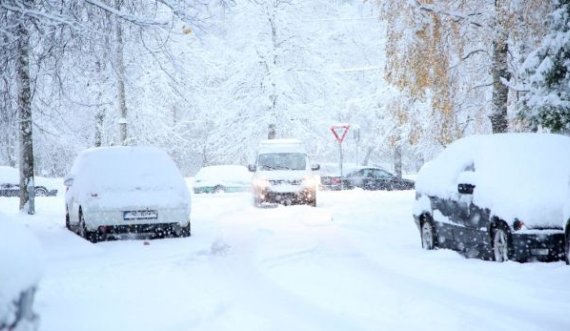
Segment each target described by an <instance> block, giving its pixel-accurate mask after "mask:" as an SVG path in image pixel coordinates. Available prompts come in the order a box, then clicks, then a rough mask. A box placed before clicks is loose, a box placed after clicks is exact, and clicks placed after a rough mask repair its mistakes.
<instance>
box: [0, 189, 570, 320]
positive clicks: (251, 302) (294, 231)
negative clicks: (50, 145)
mask: <svg viewBox="0 0 570 331" xmlns="http://www.w3.org/2000/svg"><path fill="white" fill-rule="evenodd" d="M192 198H193V203H192V205H193V211H192V222H193V223H192V237H190V238H184V239H179V238H177V239H164V240H150V241H148V243H149V245H145V244H144V243H145V240H126V241H109V242H103V243H98V244H95V245H93V244H91V243H89V242H88V241H86V240H83V239H81V238H79V237H78V236H77V235H75V234H73V233H70V232H69V231H67V230H66V229H65V227H64V204H63V197H62V195H60V196H58V197H45V198H40V199H38V201H37V211H38V215H36V216H33V217H30V216H18V217H19V218H20V220H21V221H22V222H24V223H26V224H28V226H29V228H30V229H31V230H32V231H33V232H34V233H35V234H36V235H37V236H38V238H39V240H40V242H41V245H42V247H43V255H44V258H45V272H44V276H43V278H42V280H41V282H40V288H39V291H38V296H37V303H36V310H37V311H38V312H39V313H40V315H41V326H40V330H44V331H65V330H70V331H78V330H109V331H111V330H117V331H119V330H120V331H124V330H173V331H174V330H232V331H235V330H248V331H249V330H418V329H426V330H440V331H441V330H525V331H526V330H567V329H568V327H569V326H570V315H569V314H568V312H569V311H570V300H568V298H570V286H568V279H570V267H567V266H566V265H564V263H563V262H556V263H528V264H519V263H516V262H507V263H504V264H498V263H494V262H488V261H480V260H475V259H466V258H464V257H462V256H461V255H459V254H457V253H455V252H451V251H446V250H436V251H429V252H428V251H423V250H421V248H420V247H421V245H420V236H419V233H418V230H417V229H416V228H415V225H414V223H413V220H412V204H413V200H414V192H413V191H405V192H395V191H394V192H364V191H347V192H321V195H320V197H319V206H318V207H317V208H312V207H308V206H291V207H282V206H280V207H277V208H254V207H253V206H252V203H251V196H250V195H249V194H247V193H244V194H241V193H238V194H220V195H194V196H193V197H192ZM17 204H18V201H17V199H15V198H3V199H0V209H2V210H3V211H4V212H5V213H13V214H17Z"/></svg>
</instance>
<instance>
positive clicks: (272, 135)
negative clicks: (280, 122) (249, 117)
mask: <svg viewBox="0 0 570 331" xmlns="http://www.w3.org/2000/svg"><path fill="white" fill-rule="evenodd" d="M276 135H277V131H276V130H275V124H269V132H268V133H267V139H275V136H276Z"/></svg>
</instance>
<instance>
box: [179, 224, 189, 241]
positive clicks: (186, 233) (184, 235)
mask: <svg viewBox="0 0 570 331" xmlns="http://www.w3.org/2000/svg"><path fill="white" fill-rule="evenodd" d="M191 235H192V232H191V229H190V222H188V225H186V226H183V227H181V228H180V237H182V238H187V237H190V236H191Z"/></svg>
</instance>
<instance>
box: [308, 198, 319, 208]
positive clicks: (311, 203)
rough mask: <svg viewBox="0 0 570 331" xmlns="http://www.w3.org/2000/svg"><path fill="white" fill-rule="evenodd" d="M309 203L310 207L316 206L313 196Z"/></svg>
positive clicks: (315, 199)
mask: <svg viewBox="0 0 570 331" xmlns="http://www.w3.org/2000/svg"><path fill="white" fill-rule="evenodd" d="M309 205H310V206H312V207H316V206H317V198H316V197H315V198H314V199H313V200H311V201H309Z"/></svg>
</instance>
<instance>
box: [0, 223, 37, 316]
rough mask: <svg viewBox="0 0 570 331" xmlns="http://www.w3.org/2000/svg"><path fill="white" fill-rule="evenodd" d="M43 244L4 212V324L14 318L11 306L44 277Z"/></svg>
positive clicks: (0, 267)
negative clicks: (41, 245) (6, 319)
mask: <svg viewBox="0 0 570 331" xmlns="http://www.w3.org/2000/svg"><path fill="white" fill-rule="evenodd" d="M40 251H41V249H40V245H39V242H38V241H37V239H36V238H35V237H34V236H33V235H32V234H31V233H30V232H28V230H27V229H26V228H24V227H23V226H22V225H19V224H16V221H14V220H13V219H12V218H10V217H8V216H7V215H5V214H3V213H0V325H2V324H3V322H6V321H4V320H3V319H4V318H8V319H12V318H14V316H12V314H13V313H14V312H13V311H12V310H11V309H12V308H13V306H12V305H11V304H10V303H11V302H12V301H14V300H15V299H17V298H19V296H20V293H21V292H22V291H24V290H27V289H29V288H30V287H33V286H35V285H36V284H37V283H38V281H39V279H40V276H41V270H42V263H41V261H40Z"/></svg>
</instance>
